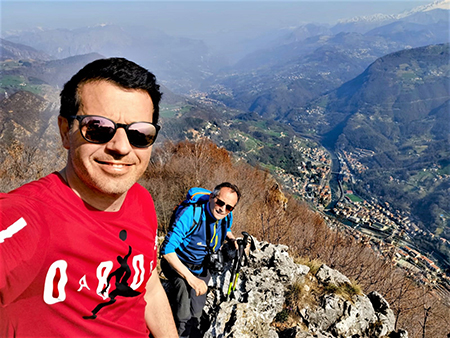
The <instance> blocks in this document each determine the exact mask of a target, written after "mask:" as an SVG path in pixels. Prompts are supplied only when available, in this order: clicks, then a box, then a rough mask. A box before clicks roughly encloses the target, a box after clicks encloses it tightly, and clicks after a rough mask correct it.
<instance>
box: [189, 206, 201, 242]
mask: <svg viewBox="0 0 450 338" xmlns="http://www.w3.org/2000/svg"><path fill="white" fill-rule="evenodd" d="M199 204H202V203H194V204H193V206H194V215H193V217H192V225H191V228H190V229H189V231H188V232H187V233H186V238H187V237H189V236H190V235H192V233H193V232H194V231H195V230H196V229H197V226H198V225H199V224H200V220H201V216H202V210H203V209H202V208H199Z"/></svg>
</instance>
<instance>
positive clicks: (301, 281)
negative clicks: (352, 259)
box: [202, 241, 408, 338]
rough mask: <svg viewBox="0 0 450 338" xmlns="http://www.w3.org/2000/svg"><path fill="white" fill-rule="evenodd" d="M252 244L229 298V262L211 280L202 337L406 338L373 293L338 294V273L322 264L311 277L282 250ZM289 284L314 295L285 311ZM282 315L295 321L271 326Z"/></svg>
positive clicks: (342, 279)
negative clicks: (252, 247) (253, 247)
mask: <svg viewBox="0 0 450 338" xmlns="http://www.w3.org/2000/svg"><path fill="white" fill-rule="evenodd" d="M255 243H256V247H257V250H255V251H254V252H252V253H250V256H249V266H245V267H243V268H242V270H241V273H240V275H239V280H238V283H237V287H236V290H235V292H234V294H232V295H231V296H230V297H227V291H228V287H229V284H230V278H231V272H230V270H231V264H227V265H226V267H225V272H223V273H222V274H218V275H214V276H213V278H212V280H211V282H210V285H209V287H210V291H209V294H208V300H207V304H206V306H205V308H204V316H203V317H202V324H203V327H204V328H205V333H204V337H208V338H220V337H236V338H253V337H264V338H266V337H268V338H272V337H273V338H275V337H292V338H294V337H295V338H306V337H342V338H344V337H354V338H356V337H358V338H363V337H385V336H386V337H403V338H407V337H408V333H407V332H406V331H402V330H400V331H399V332H394V324H395V317H394V313H393V311H392V310H391V309H390V307H389V304H388V303H387V302H386V300H385V299H384V298H383V297H382V296H381V295H380V294H379V293H377V292H371V293H370V294H368V295H364V294H362V293H359V294H357V293H355V294H350V295H348V294H347V295H346V296H345V295H342V294H340V293H339V290H340V289H341V288H344V289H345V288H346V287H349V288H351V287H352V286H351V282H350V280H349V279H348V278H347V277H346V276H344V275H342V274H341V273H340V272H338V271H336V270H333V269H331V268H329V267H328V266H326V265H322V266H321V267H320V268H319V270H318V271H317V272H316V273H315V274H312V273H311V271H310V268H309V267H307V266H305V265H300V264H296V263H295V262H294V260H293V259H292V258H291V257H290V256H289V254H288V247H286V246H283V245H272V244H269V243H266V242H260V243H258V242H257V241H255ZM294 285H295V286H296V288H297V292H301V293H303V294H304V295H306V296H308V293H311V294H312V293H314V297H312V295H311V294H310V295H309V296H311V297H306V298H308V299H312V298H314V299H315V301H310V302H307V301H305V302H302V301H299V302H297V304H296V307H295V308H293V307H292V306H291V307H288V306H287V297H289V292H292V290H293V289H294V288H293V286H294ZM299 288H300V290H298V289H299ZM289 290H291V291H289ZM330 290H331V291H330ZM283 314H284V315H285V316H284V317H283ZM287 316H292V317H294V318H296V321H287V323H289V324H287V323H284V324H283V325H277V323H278V324H279V322H283V318H284V319H286V317H287ZM280 318H281V319H280Z"/></svg>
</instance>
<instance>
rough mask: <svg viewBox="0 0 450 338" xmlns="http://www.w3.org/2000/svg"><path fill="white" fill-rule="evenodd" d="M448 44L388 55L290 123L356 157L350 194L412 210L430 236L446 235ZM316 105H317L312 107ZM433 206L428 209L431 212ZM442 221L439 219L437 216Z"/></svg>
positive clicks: (449, 130) (449, 97) (449, 95)
mask: <svg viewBox="0 0 450 338" xmlns="http://www.w3.org/2000/svg"><path fill="white" fill-rule="evenodd" d="M449 49H450V45H449V44H444V45H431V46H427V47H421V48H416V49H410V50H403V51H400V52H397V53H393V54H389V55H387V56H385V57H382V58H380V59H378V60H377V61H375V62H374V63H373V64H372V65H371V66H370V67H368V68H367V69H366V71H364V72H363V73H362V74H361V75H360V76H358V77H356V78H355V79H353V80H351V81H349V82H347V83H345V84H344V85H342V86H341V87H340V88H338V89H337V90H335V91H333V92H331V93H329V94H328V95H325V96H323V97H321V98H320V99H319V100H317V101H315V102H316V106H314V105H313V106H311V107H310V108H308V109H307V111H309V112H312V113H311V114H310V116H309V120H306V119H305V118H303V117H302V115H301V114H294V113H293V114H291V116H290V118H291V121H292V124H293V125H294V127H296V129H297V130H305V129H306V128H315V130H316V131H317V132H319V133H321V134H322V136H323V142H325V143H326V144H327V145H328V146H330V147H335V148H336V149H340V150H345V151H346V152H348V153H349V154H352V153H354V152H357V149H367V150H370V151H373V155H372V156H367V157H364V158H362V159H360V161H361V163H362V164H363V165H366V166H367V167H368V168H370V169H369V170H367V171H365V172H363V173H360V174H359V175H358V176H357V177H358V179H359V180H358V181H357V182H356V183H355V185H354V186H353V190H355V191H357V193H358V194H360V195H361V196H363V197H365V198H370V197H371V196H378V197H379V198H381V199H383V200H385V201H388V202H389V203H391V204H392V205H393V206H394V207H397V208H399V209H402V210H408V211H411V212H412V213H413V214H415V216H416V217H418V219H419V220H420V222H422V223H423V224H424V225H425V226H426V227H428V228H429V230H430V231H432V232H439V233H441V234H442V233H443V236H445V237H446V238H450V227H448V226H446V225H445V224H446V223H445V218H446V217H448V216H450V215H449V210H450V208H449V205H448V202H447V201H448V198H446V197H445V196H446V195H447V194H448V181H449V178H450V176H449V174H450V161H449V158H450V138H449V135H450V125H449V121H450V113H449V101H450V93H449V90H448V89H449V87H450V65H449V63H448V60H449V56H450V53H449ZM317 104H321V105H322V106H321V107H320V106H318V105H317ZM431 206H432V207H431ZM441 216H442V217H441Z"/></svg>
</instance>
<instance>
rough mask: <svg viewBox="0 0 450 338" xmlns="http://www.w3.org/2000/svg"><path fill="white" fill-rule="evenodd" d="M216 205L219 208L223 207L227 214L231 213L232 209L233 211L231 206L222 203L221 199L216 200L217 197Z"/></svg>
mask: <svg viewBox="0 0 450 338" xmlns="http://www.w3.org/2000/svg"><path fill="white" fill-rule="evenodd" d="M216 204H217V205H218V206H219V207H223V206H224V205H225V209H226V210H227V211H228V212H232V211H233V209H234V207H233V206H231V205H229V204H225V202H224V201H222V200H221V199H219V198H217V197H216Z"/></svg>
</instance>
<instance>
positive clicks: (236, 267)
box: [227, 231, 250, 299]
mask: <svg viewBox="0 0 450 338" xmlns="http://www.w3.org/2000/svg"><path fill="white" fill-rule="evenodd" d="M242 235H244V238H243V239H238V252H237V255H236V257H235V258H234V262H233V269H232V270H231V278H230V285H229V286H228V292H227V299H228V297H229V296H230V295H231V296H234V291H235V290H236V284H237V281H238V279H239V272H240V271H241V267H242V266H243V263H244V262H243V260H244V259H245V260H247V256H246V254H245V248H246V247H247V244H248V238H249V237H250V235H249V234H248V233H247V232H245V231H244V232H242Z"/></svg>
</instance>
